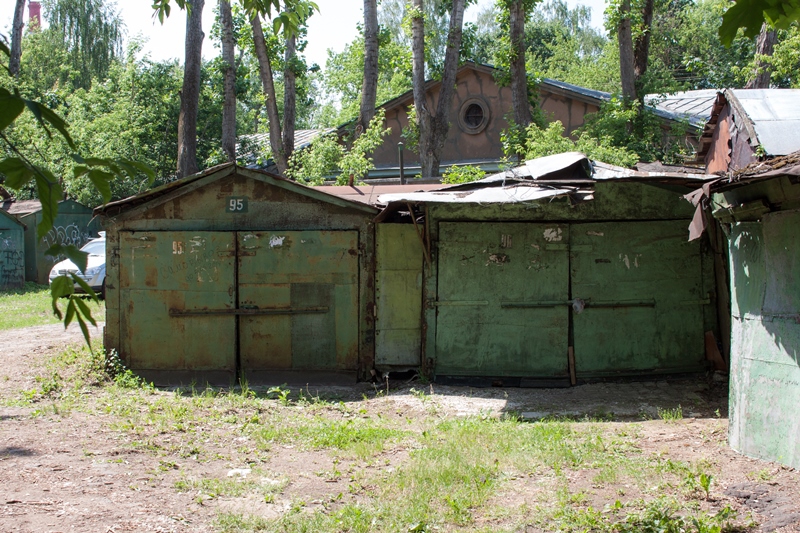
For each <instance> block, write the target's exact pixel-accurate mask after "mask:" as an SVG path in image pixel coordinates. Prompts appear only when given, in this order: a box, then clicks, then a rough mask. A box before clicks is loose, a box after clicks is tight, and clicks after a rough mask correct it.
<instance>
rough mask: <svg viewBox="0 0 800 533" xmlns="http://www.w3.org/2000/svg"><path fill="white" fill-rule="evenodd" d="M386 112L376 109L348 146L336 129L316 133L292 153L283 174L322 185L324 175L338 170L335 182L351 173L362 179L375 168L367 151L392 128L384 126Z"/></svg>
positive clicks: (341, 183) (341, 182) (340, 182)
mask: <svg viewBox="0 0 800 533" xmlns="http://www.w3.org/2000/svg"><path fill="white" fill-rule="evenodd" d="M385 115H386V113H385V111H384V110H383V109H378V111H377V112H376V113H375V116H374V117H373V118H372V120H371V121H370V123H369V127H367V129H366V130H365V131H364V132H363V133H362V134H361V135H360V136H359V137H358V138H357V139H356V140H355V141H354V142H353V144H352V146H351V147H350V148H349V149H348V148H347V147H345V146H344V145H343V144H342V143H340V142H339V138H338V135H337V134H336V133H330V134H327V135H322V136H320V137H317V138H316V139H314V140H313V141H312V142H311V146H309V147H308V148H306V149H305V150H296V151H295V152H294V153H293V154H292V157H291V158H290V159H289V168H288V169H287V170H286V176H287V177H288V178H289V179H293V180H296V181H300V182H303V183H308V184H311V185H321V184H322V182H323V181H324V180H325V178H326V177H328V176H331V175H332V174H333V173H335V172H336V171H337V170H338V171H339V172H340V174H339V176H338V178H337V179H336V184H337V185H346V184H347V183H348V181H349V180H350V176H351V175H352V176H353V179H354V180H355V181H359V180H361V179H362V178H363V177H364V176H366V175H367V173H368V172H369V171H370V169H372V168H374V166H373V163H372V158H371V157H369V154H371V153H372V152H373V151H374V150H375V148H377V147H378V146H380V145H381V143H382V139H383V137H384V136H386V135H387V134H388V133H389V131H391V129H390V128H384V127H383V123H384V121H385Z"/></svg>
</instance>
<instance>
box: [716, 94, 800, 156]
mask: <svg viewBox="0 0 800 533" xmlns="http://www.w3.org/2000/svg"><path fill="white" fill-rule="evenodd" d="M728 94H732V95H733V96H734V97H735V98H736V100H738V102H739V104H740V105H741V107H742V109H743V110H744V112H745V113H747V116H748V118H749V119H750V122H751V123H752V125H753V128H754V129H755V131H756V135H757V136H758V142H759V144H760V145H761V147H762V148H763V149H764V152H765V153H766V154H767V155H771V156H777V155H788V154H791V153H792V152H795V151H797V150H800V89H736V90H729V91H726V95H728Z"/></svg>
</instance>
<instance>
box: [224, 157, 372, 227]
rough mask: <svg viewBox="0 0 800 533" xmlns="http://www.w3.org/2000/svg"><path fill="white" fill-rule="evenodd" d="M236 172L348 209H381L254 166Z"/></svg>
mask: <svg viewBox="0 0 800 533" xmlns="http://www.w3.org/2000/svg"><path fill="white" fill-rule="evenodd" d="M236 173H237V174H241V175H243V176H248V177H250V178H253V179H262V180H266V181H267V182H269V183H272V185H275V186H276V187H280V188H282V189H286V190H288V191H291V192H296V193H298V194H302V195H304V196H308V197H310V198H314V199H315V200H319V201H321V202H327V203H329V204H334V205H338V206H339V207H344V208H346V209H357V210H359V211H363V212H365V213H368V214H370V215H374V214H376V213H378V211H380V210H379V209H378V208H376V207H372V206H370V205H367V204H365V203H363V202H357V201H355V200H348V199H346V198H342V197H340V196H336V195H333V194H330V193H327V192H324V191H320V190H316V189H315V188H314V187H309V186H307V185H303V184H302V183H297V182H296V181H292V180H290V179H286V178H282V177H280V176H276V175H275V174H270V173H268V172H264V171H263V170H255V169H252V168H244V167H240V166H236Z"/></svg>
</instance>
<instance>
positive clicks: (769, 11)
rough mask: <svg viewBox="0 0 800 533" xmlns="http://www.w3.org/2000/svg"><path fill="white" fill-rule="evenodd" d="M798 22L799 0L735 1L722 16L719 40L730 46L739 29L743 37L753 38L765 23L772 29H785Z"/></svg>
mask: <svg viewBox="0 0 800 533" xmlns="http://www.w3.org/2000/svg"><path fill="white" fill-rule="evenodd" d="M798 20H800V0H736V3H735V4H734V5H732V6H731V7H730V8H728V10H727V11H726V12H725V14H724V15H722V24H721V25H720V27H719V39H720V41H721V42H722V44H724V45H725V46H731V44H732V43H733V40H734V39H735V38H736V33H737V32H738V31H739V28H743V29H744V35H745V37H755V36H756V35H758V34H759V33H760V32H761V25H762V24H763V23H764V22H766V23H767V24H768V25H770V26H772V27H773V28H778V29H786V28H788V27H789V26H790V25H791V24H792V23H793V22H795V21H798Z"/></svg>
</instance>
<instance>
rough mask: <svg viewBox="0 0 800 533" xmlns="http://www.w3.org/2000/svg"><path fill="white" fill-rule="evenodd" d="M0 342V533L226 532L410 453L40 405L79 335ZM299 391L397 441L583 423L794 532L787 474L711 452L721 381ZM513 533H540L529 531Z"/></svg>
mask: <svg viewBox="0 0 800 533" xmlns="http://www.w3.org/2000/svg"><path fill="white" fill-rule="evenodd" d="M92 335H93V336H94V337H99V336H100V335H101V330H100V329H95V330H94V331H92ZM3 338H4V342H3V343H2V345H1V346H0V531H2V532H17V531H19V532H52V533H54V532H62V533H63V532H73V531H86V532H103V533H108V532H114V533H116V532H123V531H156V532H195V531H214V530H219V529H223V530H229V531H233V530H234V529H225V528H224V527H222V526H220V525H219V522H218V517H219V516H220V514H221V513H244V514H254V515H257V516H259V517H261V518H264V519H267V520H271V519H278V518H280V517H281V516H284V515H285V514H286V513H289V512H292V509H293V507H296V506H297V505H298V502H299V501H302V505H303V506H304V507H305V509H306V511H305V512H313V511H314V510H326V509H329V508H331V505H332V504H331V503H330V502H332V501H334V500H336V499H337V498H338V499H342V498H343V501H346V500H347V499H348V498H350V499H351V500H352V501H362V500H365V498H366V497H367V496H366V495H367V494H368V493H369V492H368V489H365V490H366V491H367V492H359V491H358V490H355V491H354V490H353V486H355V485H356V484H357V483H356V482H355V481H354V480H361V479H366V478H364V477H363V476H365V475H367V474H368V473H369V472H376V473H379V474H381V475H382V473H391V472H392V471H394V470H395V469H396V468H399V467H401V466H402V465H403V463H404V461H406V460H407V459H408V457H409V453H411V452H412V449H413V446H411V447H408V446H404V445H399V446H397V445H395V446H393V447H390V448H389V449H386V450H384V451H382V452H380V453H379V454H378V456H377V457H378V458H377V459H374V458H373V459H370V460H368V461H364V460H360V459H358V458H356V457H354V456H344V457H343V458H342V457H340V456H338V455H336V454H331V453H329V451H327V450H324V449H317V450H308V449H301V447H299V446H296V445H292V444H285V443H284V444H281V443H280V441H279V440H276V441H275V442H276V443H275V444H273V445H271V446H269V447H266V448H264V447H262V448H259V447H258V446H256V445H255V443H254V437H252V436H249V435H250V434H248V433H247V432H246V431H245V426H247V424H248V423H249V422H245V423H243V424H242V423H241V421H242V420H250V419H252V417H253V414H252V413H251V412H249V411H248V412H247V413H246V416H245V415H243V414H242V413H243V411H242V410H237V409H236V408H235V407H234V408H226V409H227V410H223V411H222V414H221V415H220V416H223V417H224V416H229V417H231V419H232V420H235V421H236V422H235V424H237V425H236V426H235V427H236V431H229V430H226V429H224V428H223V427H221V426H218V425H214V424H213V423H211V422H206V421H203V420H202V419H191V424H194V425H195V427H186V424H189V423H184V422H183V420H184V419H183V418H181V417H182V416H183V415H180V414H173V415H171V416H172V418H171V419H168V422H167V423H164V422H159V421H153V420H155V418H153V419H152V420H150V419H148V417H151V416H152V417H155V416H156V414H157V413H160V412H162V411H164V410H165V409H166V410H169V409H173V408H174V407H170V405H171V404H169V403H168V402H169V400H170V399H171V398H174V397H175V393H174V392H170V391H151V392H149V393H147V396H146V398H144V400H142V399H141V398H139V397H137V398H139V399H137V400H136V401H135V402H134V401H133V400H130V398H129V397H126V396H124V395H120V396H114V397H112V396H110V395H109V394H107V393H104V391H103V389H102V387H100V386H97V387H95V388H94V389H92V388H84V389H80V390H79V391H78V393H77V396H74V397H70V398H69V399H68V400H65V399H64V398H63V397H62V398H60V400H58V401H56V400H55V399H53V398H55V396H53V395H49V396H48V395H43V394H41V392H42V390H43V389H44V388H46V387H47V386H48V383H50V381H51V380H53V383H55V385H52V384H51V385H52V386H53V387H56V386H57V385H58V383H61V381H59V379H61V380H62V381H63V380H65V379H67V378H66V377H64V376H61V377H56V376H52V375H51V373H52V372H53V367H52V366H49V365H50V363H49V361H51V360H52V358H54V357H57V356H58V354H59V353H61V352H63V351H64V350H65V349H66V348H67V347H69V346H79V345H80V344H81V343H82V342H83V340H82V337H81V334H80V331H79V329H78V328H77V327H71V328H70V329H69V330H67V331H64V330H63V327H62V326H61V325H53V326H38V327H32V328H26V329H21V330H12V331H8V332H5V333H4V335H3ZM35 391H38V392H35ZM120 394H121V393H120ZM306 394H307V395H308V396H313V395H315V394H316V395H318V396H319V395H320V394H324V395H327V396H328V397H331V398H337V399H338V400H336V401H339V402H341V405H342V406H344V407H340V408H339V407H336V409H340V411H335V409H334V407H335V405H334V403H330V404H329V405H330V406H332V407H329V408H327V411H324V412H322V411H320V412H321V413H323V414H324V416H329V417H330V416H340V417H351V418H359V417H361V418H367V417H377V418H378V419H380V420H389V421H393V420H400V421H403V420H408V421H409V422H408V424H409V427H411V428H413V427H416V426H415V424H417V422H415V420H421V419H423V418H426V417H427V418H434V419H436V420H447V419H455V418H459V417H473V416H478V417H484V416H485V417H496V416H498V415H501V414H504V413H505V414H514V415H515V416H521V417H522V418H527V419H531V420H536V419H540V418H543V417H548V416H553V415H556V416H568V417H575V418H578V419H579V418H581V417H585V416H589V417H593V418H594V419H595V420H598V421H600V422H601V423H602V425H603V431H605V432H607V433H609V434H620V435H624V434H627V433H635V437H634V438H635V441H636V446H637V448H638V450H637V453H640V454H644V455H648V454H649V455H652V456H657V457H663V458H668V459H669V460H671V461H682V462H685V463H686V464H702V465H707V467H708V469H709V470H710V471H713V472H714V473H715V474H714V482H713V485H712V490H711V492H710V495H709V498H707V499H701V500H700V502H701V503H700V504H699V505H700V506H701V507H702V508H703V509H707V510H709V511H710V512H713V511H716V510H719V509H721V508H722V507H723V506H726V505H727V506H730V507H731V508H732V509H734V510H736V511H737V513H738V515H739V517H740V518H743V519H744V518H745V517H750V518H749V519H747V520H751V521H752V524H751V527H750V528H749V529H747V530H748V531H765V532H769V531H777V532H779V533H789V532H800V474H799V473H798V472H797V471H795V470H792V469H789V468H786V467H783V466H781V465H778V464H776V463H770V462H766V461H760V460H756V459H751V458H747V457H744V456H742V455H739V454H737V453H735V452H733V451H732V450H731V449H730V448H728V447H727V446H726V444H725V441H726V434H727V420H726V414H727V398H726V384H725V383H724V382H723V381H720V380H718V379H717V380H715V379H713V378H712V377H709V378H708V379H685V380H671V379H664V380H661V381H657V382H648V383H602V384H594V385H584V386H579V387H573V388H569V389H550V390H534V389H471V388H464V387H444V386H437V385H431V384H420V383H419V382H414V383H408V384H406V383H391V384H390V387H389V391H388V394H387V393H386V392H385V385H384V386H380V385H372V384H358V385H356V386H354V387H347V388H343V387H327V388H324V389H322V388H315V387H313V386H310V387H307V388H306ZM26 398H28V399H30V398H34V399H33V400H26ZM113 398H117V399H118V400H119V402H120V404H117V403H115V400H113ZM125 401H129V402H131V403H130V405H131V407H129V408H128V407H126V409H128V411H125V412H126V413H127V414H120V413H121V412H122V411H120V409H121V407H120V405H121V404H122V403H124V402H125ZM137 402H138V403H137ZM345 404H346V406H345ZM678 405H680V406H681V415H682V418H681V417H676V419H675V420H663V419H662V418H663V416H662V415H663V413H668V412H671V411H670V410H674V409H676V408H677V406H678ZM300 408H301V407H300V405H299V404H298V405H287V404H286V403H284V404H279V403H278V402H277V401H275V402H274V405H273V404H271V405H269V406H267V407H266V408H265V409H266V410H268V411H270V410H271V411H270V412H272V413H273V414H275V413H278V415H276V416H287V417H291V416H294V415H293V413H294V412H299V411H297V410H298V409H300ZM292 410H295V411H292ZM331 413H333V414H331ZM256 414H258V413H257V412H256ZM315 416H317V415H315ZM237 417H239V418H237ZM248 417H249V418H248ZM660 417H661V418H660ZM142 420H145V421H147V420H150V421H149V422H147V423H144V422H142ZM158 420H161V419H158ZM187 420H189V419H187ZM165 424H166V425H165ZM232 427H233V426H232ZM253 465H258V475H259V476H261V477H260V478H259V481H258V483H257V485H259V486H261V491H262V492H260V493H259V494H260V495H259V496H254V493H253V492H252V491H241V493H237V492H236V491H232V490H231V487H230V486H229V485H226V487H227V489H226V490H222V489H215V488H214V486H212V485H209V484H204V483H202V481H203V480H221V481H220V483H223V484H224V483H226V480H228V481H227V482H228V483H229V484H230V480H231V479H238V478H239V477H241V478H242V479H245V478H247V476H248V475H249V476H251V477H250V478H247V479H252V476H255V475H256V468H255V467H254V466H253ZM251 467H252V468H253V472H252V473H251V470H250V469H251ZM339 470H341V471H342V472H343V473H339ZM364 472H366V473H367V474H364ZM331 473H334V474H331ZM335 473H338V475H336V474H335ZM348 473H349V474H348ZM565 476H566V478H567V480H568V485H569V491H570V492H574V493H576V494H581V495H582V497H583V498H584V503H583V504H582V505H591V506H592V507H594V508H595V509H602V508H603V507H604V505H608V504H609V503H612V504H613V503H614V501H615V500H617V499H619V498H622V497H623V496H622V495H621V494H624V496H625V498H628V499H632V498H635V497H638V496H640V495H641V496H642V497H644V493H642V494H640V492H642V489H641V488H638V487H636V486H629V485H627V484H625V485H622V486H620V485H615V484H613V483H609V484H604V483H601V482H598V478H597V473H596V472H594V471H591V470H588V469H576V470H574V471H569V472H567V473H566V474H565ZM272 485H274V486H275V487H279V488H276V489H275V491H274V498H273V497H272V496H270V495H269V494H270V493H269V491H266V492H264V489H263V487H264V486H272ZM543 486H545V485H543V484H542V482H541V480H540V479H537V478H536V476H534V475H533V474H528V475H515V476H513V477H511V478H510V479H509V480H507V482H506V483H505V485H503V488H502V489H501V490H499V491H498V493H497V494H496V495H494V496H493V497H492V502H493V504H494V505H497V506H499V507H500V508H503V507H505V508H508V509H513V508H517V507H519V506H520V505H523V504H525V503H526V502H529V501H539V502H541V501H547V497H546V495H545V496H543V495H542V491H543V489H542V487H543ZM215 490H216V493H215ZM348 491H349V492H350V493H351V494H348ZM264 494H267V497H266V500H265V497H264ZM342 494H344V495H345V496H344V497H343V496H342ZM334 507H335V506H334ZM500 526H502V529H504V530H507V529H508V525H507V524H506V523H505V522H503V521H502V520H501V519H497V518H487V517H479V518H477V519H476V520H475V522H473V523H472V525H470V526H469V527H467V526H465V527H464V528H463V530H468V531H472V530H475V528H478V527H482V528H483V529H482V530H483V531H487V530H488V531H493V530H495V528H497V529H501V527H500ZM453 530H460V528H455V529H453ZM512 530H518V531H548V530H549V529H548V528H546V527H545V528H542V527H541V525H539V526H521V527H519V528H516V529H514V528H512Z"/></svg>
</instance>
